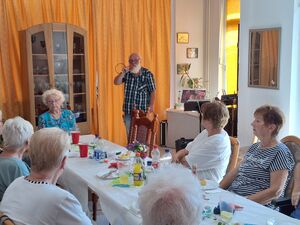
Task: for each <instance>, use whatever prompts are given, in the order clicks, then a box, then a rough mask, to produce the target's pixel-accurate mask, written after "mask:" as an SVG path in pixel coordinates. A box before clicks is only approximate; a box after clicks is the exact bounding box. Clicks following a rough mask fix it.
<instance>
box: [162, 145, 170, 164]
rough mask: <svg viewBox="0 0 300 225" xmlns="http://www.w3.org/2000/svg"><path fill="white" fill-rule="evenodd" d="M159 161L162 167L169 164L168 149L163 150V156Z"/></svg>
mask: <svg viewBox="0 0 300 225" xmlns="http://www.w3.org/2000/svg"><path fill="white" fill-rule="evenodd" d="M160 161H161V164H162V165H164V166H166V165H169V164H171V162H172V154H171V152H170V149H168V148H166V149H165V154H164V155H163V157H162V158H161V159H160Z"/></svg>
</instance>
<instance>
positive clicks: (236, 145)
mask: <svg viewBox="0 0 300 225" xmlns="http://www.w3.org/2000/svg"><path fill="white" fill-rule="evenodd" d="M229 138H230V144H231V154H230V159H229V163H228V166H227V171H226V173H228V172H230V171H231V170H233V169H234V168H235V167H236V165H237V162H238V158H239V152H240V142H239V140H238V139H237V138H234V137H229Z"/></svg>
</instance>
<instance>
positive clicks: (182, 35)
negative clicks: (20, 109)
mask: <svg viewBox="0 0 300 225" xmlns="http://www.w3.org/2000/svg"><path fill="white" fill-rule="evenodd" d="M177 43H178V44H188V43H189V33H188V32H178V33H177Z"/></svg>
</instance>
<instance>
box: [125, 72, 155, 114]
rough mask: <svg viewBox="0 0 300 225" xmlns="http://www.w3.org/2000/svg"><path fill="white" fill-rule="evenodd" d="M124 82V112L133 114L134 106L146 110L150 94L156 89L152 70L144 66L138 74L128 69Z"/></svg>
mask: <svg viewBox="0 0 300 225" xmlns="http://www.w3.org/2000/svg"><path fill="white" fill-rule="evenodd" d="M122 82H124V104H123V111H124V113H125V114H131V111H132V109H133V108H134V107H135V108H136V109H141V110H143V111H146V110H147V107H148V106H149V103H150V94H151V92H152V91H154V90H155V89H156V88H155V81H154V78H153V74H152V73H151V72H150V70H148V69H146V68H144V67H142V68H141V70H140V75H138V76H136V75H134V74H133V73H131V72H130V71H128V72H126V73H125V76H124V78H123V80H122Z"/></svg>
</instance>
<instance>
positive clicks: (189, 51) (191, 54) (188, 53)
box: [186, 48, 198, 59]
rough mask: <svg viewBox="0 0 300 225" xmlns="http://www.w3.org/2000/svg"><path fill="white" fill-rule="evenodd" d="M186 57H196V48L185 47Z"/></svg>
mask: <svg viewBox="0 0 300 225" xmlns="http://www.w3.org/2000/svg"><path fill="white" fill-rule="evenodd" d="M186 57H187V58H194V59H195V58H198V48H187V49H186Z"/></svg>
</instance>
